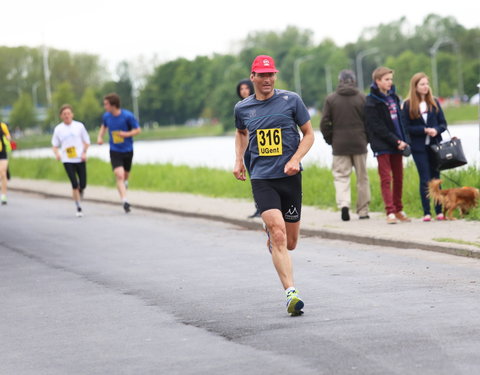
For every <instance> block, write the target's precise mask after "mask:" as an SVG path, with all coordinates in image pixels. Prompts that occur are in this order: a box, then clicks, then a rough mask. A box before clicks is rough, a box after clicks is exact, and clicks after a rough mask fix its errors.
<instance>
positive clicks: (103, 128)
mask: <svg viewBox="0 0 480 375" xmlns="http://www.w3.org/2000/svg"><path fill="white" fill-rule="evenodd" d="M106 131H107V127H106V126H105V125H103V124H102V125H100V130H99V131H98V137H97V143H98V144H99V145H102V144H103V136H104V135H105V132H106Z"/></svg>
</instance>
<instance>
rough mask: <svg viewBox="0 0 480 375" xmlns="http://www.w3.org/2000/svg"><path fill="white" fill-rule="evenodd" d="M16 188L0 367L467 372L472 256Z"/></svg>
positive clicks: (1, 251)
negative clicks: (276, 264)
mask: <svg viewBox="0 0 480 375" xmlns="http://www.w3.org/2000/svg"><path fill="white" fill-rule="evenodd" d="M84 211H85V214H86V215H85V217H83V218H81V219H78V218H76V217H75V216H74V207H73V203H72V202H71V201H68V200H62V199H45V198H41V197H37V196H34V195H25V194H20V193H10V194H9V204H8V205H7V206H1V207H0V218H1V221H0V374H1V375H10V374H14V375H26V374H35V375H42V374H48V375H56V374H62V375H65V374H69V375H74V374H88V375H91V374H102V375H105V374H142V375H143V374H247V373H248V374H382V375H384V374H402V375H403V374H422V375H424V374H435V375H439V374H449V375H451V374H478V373H479V372H480V355H479V353H480V319H479V313H480V293H479V289H480V260H478V259H469V258H462V257H455V256H451V255H444V254H438V253H431V252H426V251H420V250H415V249H409V250H399V249H393V248H380V247H374V246H366V245H358V244H351V243H346V242H341V241H327V240H323V239H320V238H302V239H301V241H300V245H299V248H298V250H295V251H294V252H293V253H292V256H293V259H294V268H295V277H296V286H297V287H298V288H299V290H300V292H301V295H302V297H303V298H304V300H305V314H304V315H303V316H301V317H290V316H288V315H287V313H286V310H285V306H284V298H285V297H284V292H283V290H282V289H281V286H280V283H279V281H278V279H277V276H276V274H275V272H274V269H273V266H272V264H271V260H270V257H269V254H268V252H267V249H266V247H265V235H264V233H262V232H261V231H260V230H259V231H248V230H243V229H241V228H238V227H233V226H231V225H227V224H222V223H218V222H211V221H206V220H198V219H190V218H184V217H177V216H171V215H163V214H156V213H151V212H146V211H140V210H135V208H133V212H132V213H131V214H129V215H125V214H124V213H123V210H122V209H121V207H120V205H118V206H112V205H102V204H93V203H90V204H89V203H86V204H85V205H84Z"/></svg>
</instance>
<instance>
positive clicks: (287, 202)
mask: <svg viewBox="0 0 480 375" xmlns="http://www.w3.org/2000/svg"><path fill="white" fill-rule="evenodd" d="M252 192H253V198H254V199H255V203H256V204H257V206H258V209H259V210H260V212H261V213H262V212H264V211H267V210H271V209H278V210H280V211H281V212H282V215H283V219H284V220H285V221H286V222H288V223H296V222H297V221H300V215H301V211H302V175H301V173H298V174H296V175H294V176H288V177H283V178H274V179H261V180H252Z"/></svg>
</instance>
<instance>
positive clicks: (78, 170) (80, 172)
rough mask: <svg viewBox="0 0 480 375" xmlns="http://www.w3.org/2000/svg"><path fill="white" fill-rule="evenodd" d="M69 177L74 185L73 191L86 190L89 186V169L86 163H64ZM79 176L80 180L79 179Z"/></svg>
mask: <svg viewBox="0 0 480 375" xmlns="http://www.w3.org/2000/svg"><path fill="white" fill-rule="evenodd" d="M63 166H64V167H65V171H66V172H67V176H68V178H69V180H70V183H71V184H72V189H80V192H82V191H83V190H85V187H86V186H87V168H86V164H85V162H81V163H63ZM77 176H78V179H77Z"/></svg>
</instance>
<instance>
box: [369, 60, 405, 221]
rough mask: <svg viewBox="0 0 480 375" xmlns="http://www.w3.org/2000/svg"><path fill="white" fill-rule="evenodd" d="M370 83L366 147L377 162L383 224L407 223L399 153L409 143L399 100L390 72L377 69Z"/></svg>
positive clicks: (385, 69) (401, 164)
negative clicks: (367, 144) (382, 207)
mask: <svg viewBox="0 0 480 375" xmlns="http://www.w3.org/2000/svg"><path fill="white" fill-rule="evenodd" d="M372 80H373V82H372V86H371V89H370V94H369V95H368V96H367V101H366V104H365V121H366V126H367V132H368V138H369V141H370V147H371V148H372V151H373V153H374V155H375V157H376V158H377V162H378V173H379V175H380V184H381V190H382V197H383V202H384V204H385V211H386V212H387V223H389V224H395V223H397V220H400V221H405V222H407V221H410V219H409V218H408V216H407V215H406V214H405V212H404V211H403V203H402V189H403V161H402V154H403V151H404V150H405V149H406V148H408V147H409V146H408V143H409V142H410V140H409V137H408V133H407V131H406V130H405V127H404V121H403V119H402V111H401V109H400V99H399V98H398V96H397V95H396V94H395V86H393V70H392V69H389V68H386V67H380V68H377V69H375V70H374V71H373V73H372ZM392 182H393V184H392ZM392 185H393V186H392Z"/></svg>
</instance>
